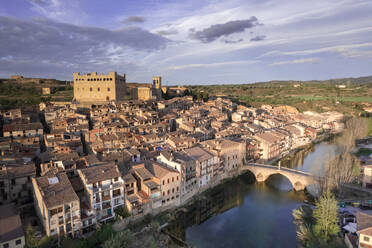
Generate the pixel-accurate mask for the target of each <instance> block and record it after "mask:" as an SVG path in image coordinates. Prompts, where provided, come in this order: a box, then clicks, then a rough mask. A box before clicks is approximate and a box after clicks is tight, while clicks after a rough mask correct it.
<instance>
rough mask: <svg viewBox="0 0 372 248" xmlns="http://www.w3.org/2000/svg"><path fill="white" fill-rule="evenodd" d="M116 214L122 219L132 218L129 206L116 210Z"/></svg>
mask: <svg viewBox="0 0 372 248" xmlns="http://www.w3.org/2000/svg"><path fill="white" fill-rule="evenodd" d="M115 214H117V215H119V216H121V217H122V218H127V217H129V216H130V212H129V210H128V208H127V206H124V207H119V208H117V209H115Z"/></svg>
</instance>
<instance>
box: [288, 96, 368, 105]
mask: <svg viewBox="0 0 372 248" xmlns="http://www.w3.org/2000/svg"><path fill="white" fill-rule="evenodd" d="M291 97H294V98H299V99H302V100H305V101H317V100H318V101H319V100H325V101H327V100H331V101H336V100H337V101H338V102H359V103H360V102H369V103H372V97H366V96H362V97H359V96H349V97H348V96H345V97H336V96H334V97H328V96H309V95H307V96H306V95H305V96H298V95H297V96H291Z"/></svg>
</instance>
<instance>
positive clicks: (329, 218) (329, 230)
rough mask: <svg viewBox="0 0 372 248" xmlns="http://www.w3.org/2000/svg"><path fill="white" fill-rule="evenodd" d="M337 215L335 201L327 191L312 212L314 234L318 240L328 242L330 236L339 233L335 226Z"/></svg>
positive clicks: (336, 225)
mask: <svg viewBox="0 0 372 248" xmlns="http://www.w3.org/2000/svg"><path fill="white" fill-rule="evenodd" d="M337 214H338V206H337V201H336V199H335V197H334V196H333V195H332V193H331V192H330V191H329V190H328V191H327V192H325V193H324V194H323V196H321V197H320V198H319V200H318V201H317V202H316V205H315V210H314V212H313V216H314V218H315V225H314V234H315V236H316V237H317V238H318V239H319V240H321V241H324V242H328V241H329V240H330V239H331V237H332V236H334V235H336V234H337V233H338V232H339V231H340V227H339V226H338V224H337V221H338V217H337Z"/></svg>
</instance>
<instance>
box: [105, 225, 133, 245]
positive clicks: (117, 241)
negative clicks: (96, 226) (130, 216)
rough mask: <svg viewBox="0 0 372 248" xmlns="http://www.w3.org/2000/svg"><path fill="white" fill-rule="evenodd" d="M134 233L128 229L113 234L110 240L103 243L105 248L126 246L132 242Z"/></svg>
mask: <svg viewBox="0 0 372 248" xmlns="http://www.w3.org/2000/svg"><path fill="white" fill-rule="evenodd" d="M132 240H133V235H132V233H131V231H130V230H128V229H126V230H124V231H122V232H119V233H117V234H116V235H112V236H111V238H110V239H109V240H107V241H106V242H105V243H104V244H103V248H126V247H129V246H130V245H131V243H132Z"/></svg>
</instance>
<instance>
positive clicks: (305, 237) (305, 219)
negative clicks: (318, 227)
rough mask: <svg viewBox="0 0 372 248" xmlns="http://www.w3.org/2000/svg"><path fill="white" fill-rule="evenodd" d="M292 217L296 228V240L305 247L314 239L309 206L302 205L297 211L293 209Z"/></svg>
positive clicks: (311, 214) (311, 213) (312, 219)
mask: <svg viewBox="0 0 372 248" xmlns="http://www.w3.org/2000/svg"><path fill="white" fill-rule="evenodd" d="M292 215H293V223H294V224H295V225H296V226H297V228H296V234H297V239H298V240H299V241H300V242H301V243H302V244H303V245H304V246H305V247H307V246H308V245H309V244H310V243H313V242H314V239H315V238H314V235H313V233H312V225H313V224H314V218H313V210H312V209H311V208H310V207H309V206H306V205H303V206H301V207H300V208H299V209H294V210H293V212H292Z"/></svg>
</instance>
